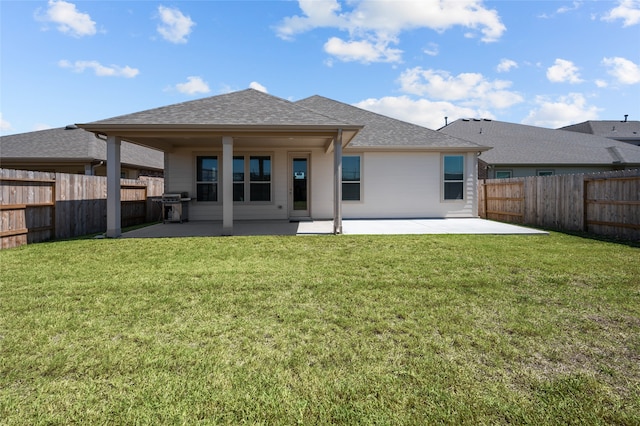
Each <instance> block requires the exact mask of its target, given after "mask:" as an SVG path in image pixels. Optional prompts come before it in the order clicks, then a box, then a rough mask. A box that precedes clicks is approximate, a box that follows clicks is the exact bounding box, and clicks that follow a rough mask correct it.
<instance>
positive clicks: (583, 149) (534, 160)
mask: <svg viewBox="0 0 640 426" xmlns="http://www.w3.org/2000/svg"><path fill="white" fill-rule="evenodd" d="M440 131H441V132H443V133H446V134H449V135H452V136H456V137H459V138H463V139H467V140H470V141H474V142H476V143H480V144H483V145H487V146H491V147H493V149H492V150H491V151H489V152H487V153H485V154H483V155H482V159H483V160H484V161H485V162H487V163H489V164H523V165H525V164H532V165H534V164H545V165H550V164H565V165H576V164H581V165H612V164H634V165H635V164H640V147H637V146H634V145H631V144H628V143H624V142H619V141H616V140H612V139H607V138H604V137H600V136H593V135H589V134H584V133H579V132H570V131H566V130H555V129H546V128H542V127H535V126H528V125H524V124H515V123H506V122H502V121H495V120H487V119H473V120H469V119H460V120H456V121H454V122H453V123H450V124H449V125H447V126H445V127H443V128H442V129H440Z"/></svg>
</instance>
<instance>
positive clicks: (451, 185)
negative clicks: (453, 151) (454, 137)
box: [443, 155, 464, 200]
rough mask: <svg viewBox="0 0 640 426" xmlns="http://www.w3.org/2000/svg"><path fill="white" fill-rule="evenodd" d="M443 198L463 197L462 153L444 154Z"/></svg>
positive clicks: (458, 198)
mask: <svg viewBox="0 0 640 426" xmlns="http://www.w3.org/2000/svg"><path fill="white" fill-rule="evenodd" d="M443 162H444V199H445V200H463V199H464V157H463V156H462V155H445V156H444V161H443Z"/></svg>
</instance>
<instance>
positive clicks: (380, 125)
mask: <svg viewBox="0 0 640 426" xmlns="http://www.w3.org/2000/svg"><path fill="white" fill-rule="evenodd" d="M296 104H297V105H302V106H304V107H306V108H309V109H312V110H314V111H319V112H321V113H323V114H332V115H334V116H337V117H341V118H342V119H344V120H348V121H352V122H358V123H362V124H364V128H363V129H362V130H361V131H360V132H359V133H358V134H357V135H356V136H355V137H354V138H353V140H352V141H351V143H350V144H349V147H351V148H400V147H405V148H433V149H462V150H474V151H482V150H486V149H487V148H486V147H483V146H480V145H478V144H476V143H473V142H469V141H465V140H461V139H458V138H456V137H452V136H449V135H447V134H444V133H439V132H437V131H435V130H431V129H428V128H426V127H422V126H418V125H417V124H411V123H407V122H405V121H401V120H397V119H395V118H391V117H387V116H385V115H381V114H377V113H374V112H371V111H367V110H364V109H362V108H358V107H354V106H352V105H348V104H345V103H342V102H338V101H334V100H332V99H329V98H325V97H322V96H318V95H315V96H311V97H309V98H306V99H302V100H299V101H297V102H296Z"/></svg>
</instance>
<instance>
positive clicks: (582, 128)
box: [559, 115, 640, 146]
mask: <svg viewBox="0 0 640 426" xmlns="http://www.w3.org/2000/svg"><path fill="white" fill-rule="evenodd" d="M627 118H628V116H627V115H625V116H624V120H623V121H615V120H598V121H593V120H592V121H584V122H582V123H578V124H572V125H570V126H565V127H561V128H560V129H559V130H569V131H571V132H580V133H587V134H589V135H595V136H600V137H603V138H609V139H614V140H617V141H620V142H627V143H630V144H632V145H636V146H640V121H629V120H627Z"/></svg>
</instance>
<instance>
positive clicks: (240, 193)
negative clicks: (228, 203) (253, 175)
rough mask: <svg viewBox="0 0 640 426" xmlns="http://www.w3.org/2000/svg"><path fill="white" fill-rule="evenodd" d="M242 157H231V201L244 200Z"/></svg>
mask: <svg viewBox="0 0 640 426" xmlns="http://www.w3.org/2000/svg"><path fill="white" fill-rule="evenodd" d="M244 176H245V173H244V157H233V201H244V200H245V198H244Z"/></svg>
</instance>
